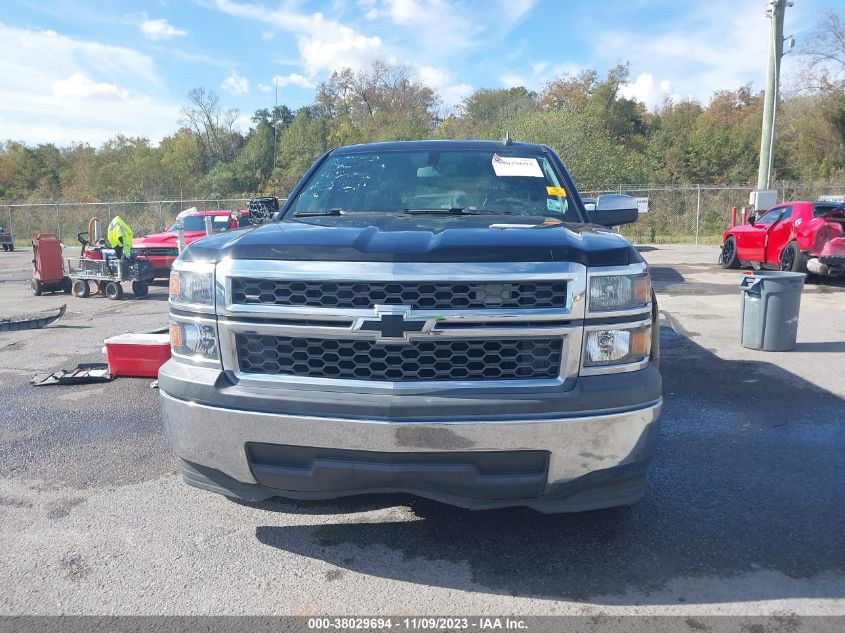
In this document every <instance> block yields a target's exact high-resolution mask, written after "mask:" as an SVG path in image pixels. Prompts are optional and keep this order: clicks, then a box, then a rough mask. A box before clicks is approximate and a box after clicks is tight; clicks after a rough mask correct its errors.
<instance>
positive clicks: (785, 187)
mask: <svg viewBox="0 0 845 633" xmlns="http://www.w3.org/2000/svg"><path fill="white" fill-rule="evenodd" d="M777 189H778V197H779V199H780V200H815V199H816V198H818V197H819V196H820V195H825V194H833V195H842V194H845V183H781V184H780V186H779V187H778V188H777ZM753 190H754V187H748V186H717V185H684V186H650V187H625V186H621V187H620V186H615V187H608V188H603V189H596V190H591V191H582V192H581V196H582V197H584V198H588V197H589V198H594V197H596V196H597V195H599V194H601V193H624V194H628V195H631V196H635V197H637V198H647V199H648V212H646V213H641V214H640V217H639V220H638V221H637V222H636V223H635V224H630V225H627V226H624V227H621V233H622V234H623V235H625V236H626V237H628V238H629V239H630V240H632V241H633V242H635V243H638V244H719V243H720V242H721V239H722V233H723V232H724V230H725V229H727V228H728V227H729V226H730V222H731V208H732V207H737V208H738V209H740V208H742V207H744V206H748V197H749V194H750V193H751V191H753ZM249 200H250V198H224V197H220V198H202V199H192V200H155V201H147V202H79V203H76V202H58V203H56V202H53V203H34V204H28V203H22V204H17V203H13V204H5V205H3V207H0V226H4V227H6V228H7V229H11V231H12V233H13V235H14V239H15V244H16V245H17V246H18V247H28V246H29V244H30V241H31V240H32V238H33V237H34V236H35V235H37V234H38V233H56V234H58V235H59V237H60V239H61V240H62V241H63V242H64V243H65V244H75V243H76V235H77V233H80V232H83V231H87V230H88V222H89V220H90V219H91V218H92V217H98V218H99V219H100V220H101V221H102V222H103V226H105V225H107V224H108V223H109V222H110V221H111V219H112V218H113V217H114V216H116V215H119V216H120V217H122V218H123V219H124V220H125V221H126V222H127V223H128V224H129V226H131V227H132V230H133V231H134V233H135V235H137V236H142V235H147V234H149V233H155V232H159V231H163V230H166V229H167V228H169V227H170V226H172V225H173V223H174V222H175V221H176V215H177V214H178V213H179V212H180V211H182V210H183V209H188V208H190V207H196V208H197V209H201V210H205V209H230V210H235V209H245V208H246V206H247V203H248V202H249ZM737 215H738V216H739V214H737ZM4 216H6V217H4Z"/></svg>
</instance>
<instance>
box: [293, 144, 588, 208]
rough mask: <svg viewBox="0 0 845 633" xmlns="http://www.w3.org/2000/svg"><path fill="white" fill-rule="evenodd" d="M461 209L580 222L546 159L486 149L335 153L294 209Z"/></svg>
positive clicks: (319, 170) (298, 199)
mask: <svg viewBox="0 0 845 633" xmlns="http://www.w3.org/2000/svg"><path fill="white" fill-rule="evenodd" d="M367 212H368V213H375V212H382V213H425V212H432V213H437V212H443V213H448V212H456V213H458V212H460V213H467V214H474V213H485V214H502V215H527V216H542V217H552V218H555V219H558V220H561V221H565V222H580V221H581V219H580V215H579V213H578V211H577V210H576V209H575V208H574V205H573V203H572V202H571V201H570V200H569V196H568V192H567V190H566V188H565V187H564V184H563V183H562V182H561V181H560V179H559V178H558V175H557V173H556V172H555V170H554V169H553V167H552V165H551V164H550V162H549V160H548V158H547V157H546V156H544V155H542V154H528V155H526V154H524V153H523V154H519V155H517V154H513V153H507V152H494V151H483V150H443V151H407V152H399V151H385V152H382V153H376V152H373V153H355V154H339V155H332V156H329V157H328V158H327V159H326V160H325V161H324V162H323V163H322V164H321V165H320V167H319V168H318V170H317V172H316V173H315V174H313V175H312V177H311V178H310V179H309V181H308V183H307V184H306V185H305V187H304V188H303V190H302V191H301V192H300V194H299V195H298V197H297V199H296V201H295V202H294V204H293V205H292V207H291V213H292V215H293V216H296V215H318V214H319V215H323V214H325V215H341V214H347V213H348V214H350V215H351V214H354V213H367Z"/></svg>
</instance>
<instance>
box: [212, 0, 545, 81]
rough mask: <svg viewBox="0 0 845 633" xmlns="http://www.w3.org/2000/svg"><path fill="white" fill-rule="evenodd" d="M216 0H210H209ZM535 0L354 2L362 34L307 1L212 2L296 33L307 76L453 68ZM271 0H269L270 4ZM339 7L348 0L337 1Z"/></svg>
mask: <svg viewBox="0 0 845 633" xmlns="http://www.w3.org/2000/svg"><path fill="white" fill-rule="evenodd" d="M208 1H209V2H211V1H212V0H208ZM534 3H535V0H496V3H495V5H493V6H492V7H491V8H490V9H487V8H486V7H485V10H481V11H479V9H478V5H477V4H473V3H467V2H464V1H463V0H357V3H356V8H357V10H358V12H359V15H362V16H363V17H364V18H365V20H366V21H367V26H366V28H368V29H372V30H376V29H378V31H377V32H378V33H379V34H380V35H375V34H373V33H364V32H361V31H360V30H358V27H357V26H356V27H352V26H350V25H349V24H347V23H344V22H341V21H339V20H338V19H334V18H331V17H327V16H334V15H340V14H341V11H339V10H331V11H328V10H327V13H326V14H323V13H320V12H315V13H306V12H303V11H302V10H300V7H303V6H307V3H303V2H294V1H291V2H282V3H281V5H280V6H279V7H278V8H273V7H272V6H268V5H265V4H264V3H262V2H261V1H260V0H255V1H253V2H246V1H242V0H213V5H214V6H215V7H216V8H217V9H218V10H220V11H222V12H224V13H226V14H227V15H231V16H236V17H240V18H245V19H252V20H256V21H259V22H262V23H263V24H266V25H270V26H272V27H273V28H275V29H280V30H284V31H286V32H288V33H292V34H294V35H295V37H296V42H297V47H298V50H299V63H300V64H301V66H302V68H303V70H304V74H305V75H307V76H308V77H309V79H312V80H313V79H314V78H315V77H316V76H317V75H319V74H321V73H325V72H331V71H333V70H338V69H340V68H352V69H353V70H360V69H362V68H365V67H367V66H369V65H370V64H371V63H372V62H373V61H375V60H377V59H381V60H385V61H387V62H390V63H400V64H408V65H414V66H416V65H417V63H418V60H421V59H422V60H425V64H426V65H429V66H443V67H445V66H448V65H449V64H453V63H454V61H455V59H456V58H458V57H459V56H461V55H464V54H466V53H468V52H469V51H472V50H475V49H478V48H480V47H482V46H489V45H490V43H491V41H500V40H502V39H503V38H504V37H505V36H506V35H507V33H508V32H509V31H510V30H511V29H512V28H514V27H515V26H516V24H517V23H518V22H519V21H520V20H521V19H523V18H524V17H525V16H526V15H527V14H528V12H529V11H530V10H531V9H532V8H533V6H534ZM268 4H269V3H268ZM335 6H343V5H342V3H340V2H336V3H335Z"/></svg>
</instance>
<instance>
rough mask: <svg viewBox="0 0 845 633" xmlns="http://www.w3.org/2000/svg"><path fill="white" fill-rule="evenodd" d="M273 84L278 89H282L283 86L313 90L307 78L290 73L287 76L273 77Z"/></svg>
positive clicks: (312, 84) (311, 83) (312, 85)
mask: <svg viewBox="0 0 845 633" xmlns="http://www.w3.org/2000/svg"><path fill="white" fill-rule="evenodd" d="M273 82H274V83H275V84H276V85H277V86H279V88H284V87H285V86H299V87H300V88H313V87H314V83H313V82H311V81H310V80H309V79H308V78H307V77H304V76H303V75H300V74H298V73H290V74H289V75H276V76H275V77H273Z"/></svg>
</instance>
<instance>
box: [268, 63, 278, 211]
mask: <svg viewBox="0 0 845 633" xmlns="http://www.w3.org/2000/svg"><path fill="white" fill-rule="evenodd" d="M273 85H274V86H275V87H276V105H275V107H274V108H273V116H272V117H271V118H270V120H271V121H272V122H273V171H272V174H271V176H270V178H271V179H272V180H273V195H274V196H275V195H276V127H277V124H278V121H276V114H277V112H278V110H279V80H278V79H276V77H275V76H274V77H273Z"/></svg>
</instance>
